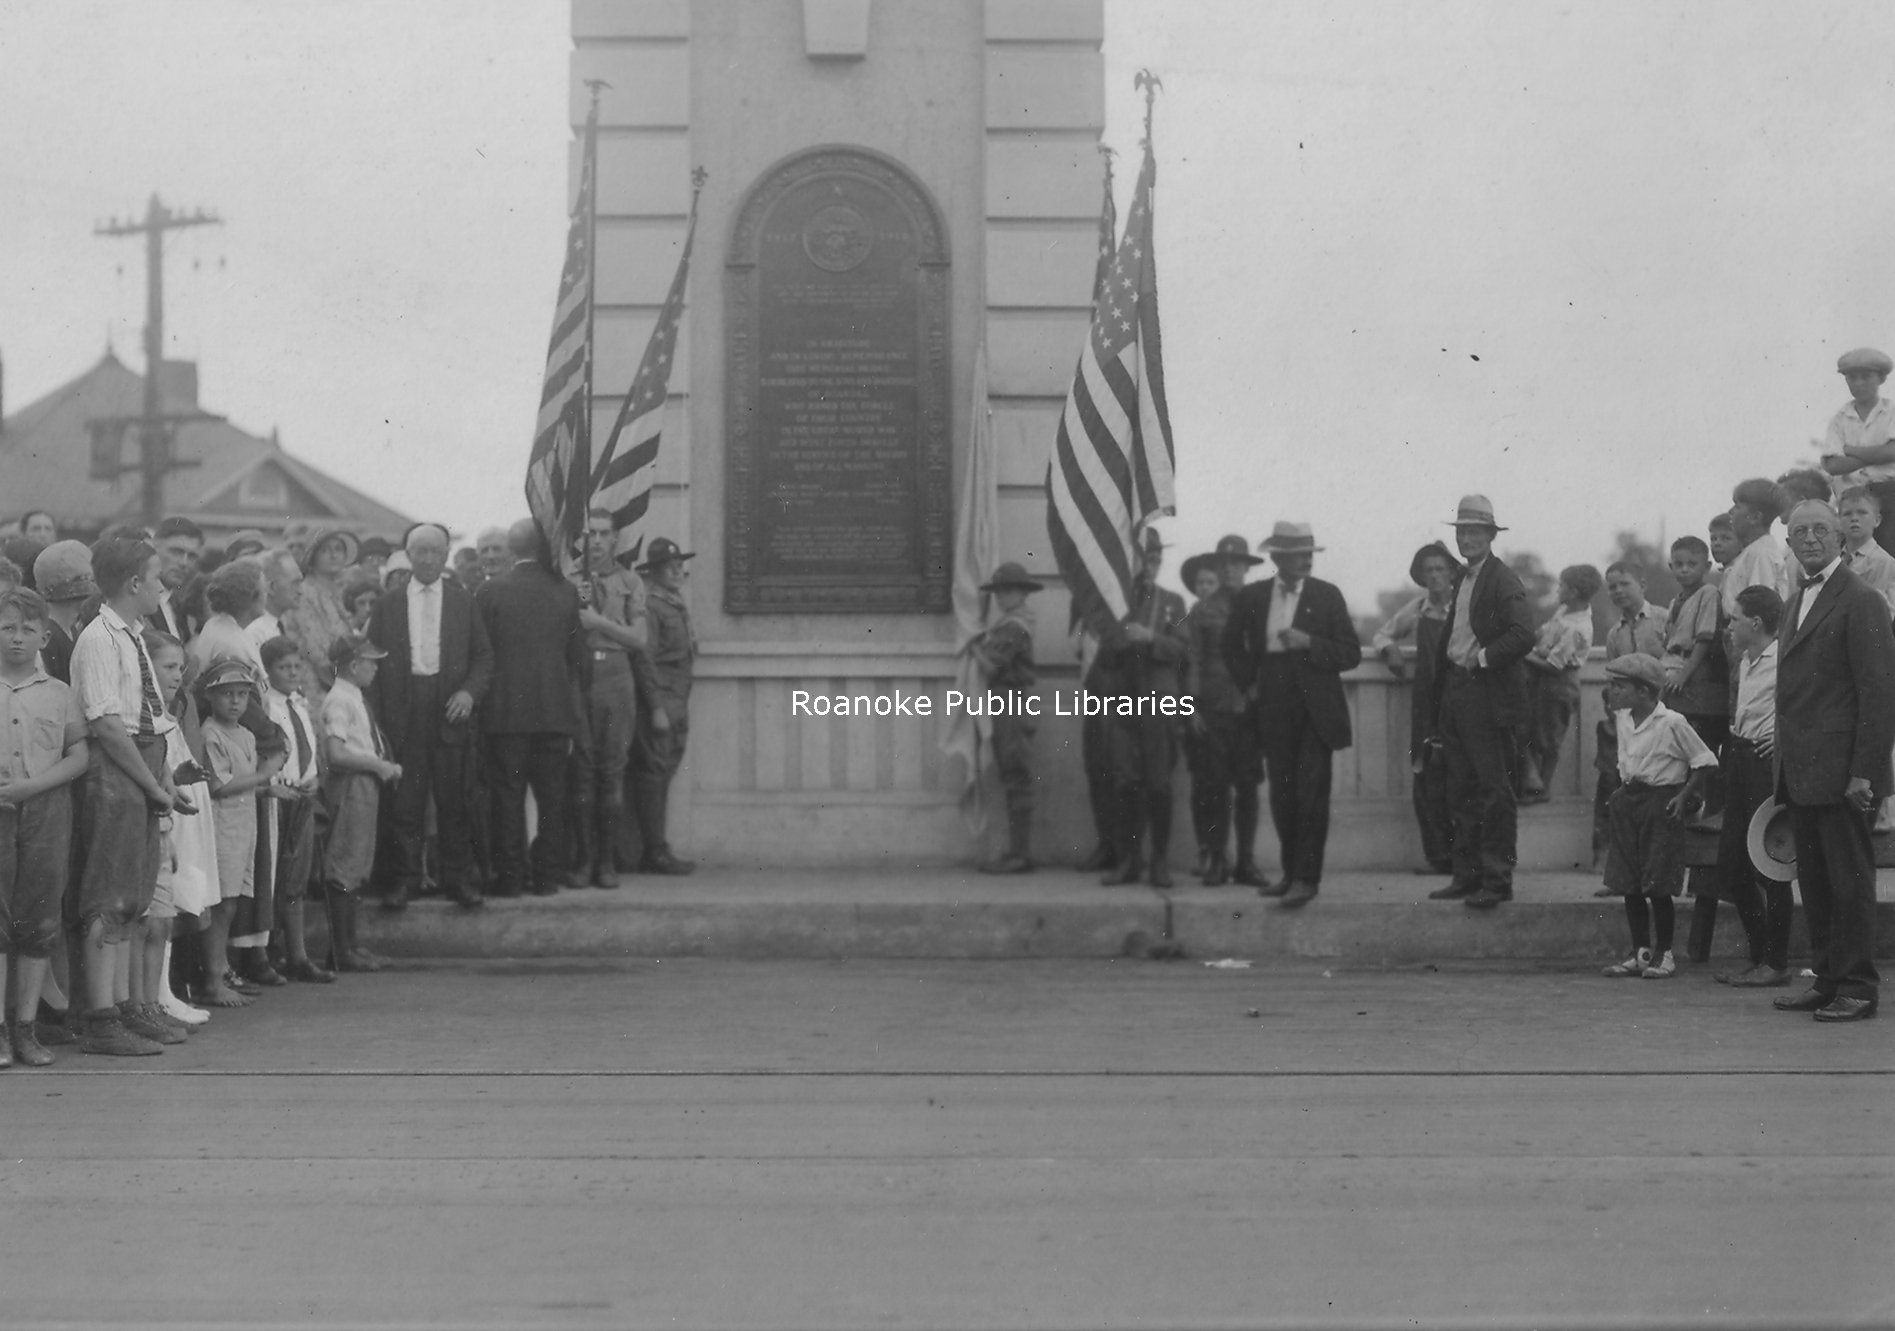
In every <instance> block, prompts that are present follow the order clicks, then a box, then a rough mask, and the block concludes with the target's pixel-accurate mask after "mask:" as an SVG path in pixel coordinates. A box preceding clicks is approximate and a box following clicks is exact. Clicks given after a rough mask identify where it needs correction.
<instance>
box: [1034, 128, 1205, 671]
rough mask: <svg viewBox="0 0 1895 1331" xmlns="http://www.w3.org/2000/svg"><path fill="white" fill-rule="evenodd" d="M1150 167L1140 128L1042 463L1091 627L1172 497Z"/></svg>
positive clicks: (1051, 509) (1099, 629)
mask: <svg viewBox="0 0 1895 1331" xmlns="http://www.w3.org/2000/svg"><path fill="white" fill-rule="evenodd" d="M1157 173H1158V168H1157V164H1156V163H1155V161H1154V160H1153V157H1152V149H1151V139H1150V137H1149V132H1148V134H1147V137H1146V140H1145V160H1144V165H1143V166H1142V167H1141V168H1140V170H1139V173H1138V187H1137V189H1136V190H1135V191H1134V192H1133V194H1132V210H1131V213H1130V215H1129V216H1128V217H1127V219H1126V224H1125V236H1124V238H1123V239H1122V240H1121V241H1120V242H1119V247H1118V252H1117V253H1116V254H1115V255H1114V256H1113V259H1112V264H1111V267H1110V268H1109V269H1107V270H1106V271H1105V273H1104V281H1103V283H1102V285H1101V289H1100V291H1099V294H1098V297H1097V300H1096V302H1095V303H1094V306H1093V311H1092V331H1091V333H1090V335H1089V336H1088V337H1087V339H1086V348H1085V350H1084V351H1082V352H1081V353H1080V355H1079V368H1078V370H1077V371H1075V372H1074V374H1073V386H1072V391H1071V392H1070V393H1069V394H1067V397H1066V410H1065V412H1064V414H1063V415H1061V417H1060V421H1059V433H1058V435H1057V437H1056V438H1055V440H1054V445H1053V458H1052V461H1051V462H1050V463H1049V464H1048V466H1047V473H1046V528H1047V534H1048V536H1049V537H1050V538H1051V540H1052V544H1053V558H1054V559H1055V560H1057V561H1058V563H1059V571H1060V575H1061V576H1062V577H1063V578H1065V580H1066V586H1067V587H1068V589H1069V590H1070V591H1071V593H1072V600H1073V613H1074V617H1075V619H1076V620H1078V621H1079V622H1080V623H1083V624H1084V625H1085V626H1086V627H1087V628H1088V629H1090V630H1091V631H1092V632H1093V633H1094V634H1104V633H1106V632H1108V631H1110V629H1111V627H1112V626H1113V625H1114V624H1116V623H1117V622H1118V621H1119V620H1121V619H1123V618H1124V617H1125V615H1126V613H1127V609H1128V607H1129V606H1130V604H1131V586H1132V578H1133V576H1134V574H1135V572H1136V570H1137V567H1138V555H1137V551H1136V548H1135V545H1134V542H1135V541H1136V540H1137V536H1138V531H1139V529H1140V527H1142V526H1143V525H1144V524H1145V523H1146V522H1147V521H1149V520H1150V519H1152V518H1154V517H1156V516H1157V515H1159V514H1160V513H1170V512H1172V511H1173V510H1174V509H1175V507H1176V499H1175V497H1174V494H1173V489H1172V470H1173V465H1174V462H1175V459H1176V454H1175V453H1174V452H1173V450H1172V446H1171V418H1170V413H1169V411H1168V409H1167V408H1166V405H1165V372H1164V357H1163V354H1162V350H1161V347H1160V343H1159V334H1158V268H1157V263H1156V261H1155V255H1154V254H1153V252H1152V184H1153V181H1154V180H1155V178H1156V176H1157ZM1109 198H1110V196H1109V195H1108V200H1109Z"/></svg>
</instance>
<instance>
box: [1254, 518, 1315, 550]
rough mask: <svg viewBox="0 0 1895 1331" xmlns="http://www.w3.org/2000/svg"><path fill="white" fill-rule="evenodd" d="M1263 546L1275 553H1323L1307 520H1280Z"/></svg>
mask: <svg viewBox="0 0 1895 1331" xmlns="http://www.w3.org/2000/svg"><path fill="white" fill-rule="evenodd" d="M1263 548H1264V549H1266V550H1268V551H1269V552H1270V553H1271V554H1273V555H1308V554H1320V553H1322V547H1321V546H1320V545H1318V544H1316V533H1315V532H1314V531H1313V530H1312V529H1311V527H1310V525H1309V524H1308V523H1307V522H1279V523H1277V525H1276V526H1275V527H1274V528H1273V529H1272V530H1271V532H1270V539H1269V540H1267V541H1265V542H1264V543H1263Z"/></svg>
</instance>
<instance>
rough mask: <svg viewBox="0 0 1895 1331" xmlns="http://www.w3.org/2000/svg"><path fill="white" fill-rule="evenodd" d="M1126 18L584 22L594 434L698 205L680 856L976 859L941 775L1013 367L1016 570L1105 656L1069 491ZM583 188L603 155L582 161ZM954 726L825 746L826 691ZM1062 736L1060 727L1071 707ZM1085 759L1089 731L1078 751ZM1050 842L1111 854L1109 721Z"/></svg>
mask: <svg viewBox="0 0 1895 1331" xmlns="http://www.w3.org/2000/svg"><path fill="white" fill-rule="evenodd" d="M1104 30H1105V16H1104V6H1103V0H1031V2H1030V3H1029V2H1028V0H987V2H986V3H985V4H981V3H966V4H939V3H929V2H928V0H745V2H744V3H739V4H732V3H726V2H724V0H698V2H697V3H690V2H689V0H573V6H572V32H573V44H574V50H573V57H572V68H571V76H570V82H571V120H572V123H573V126H574V129H575V131H577V130H578V129H579V128H580V127H582V126H583V124H584V121H585V114H586V108H587V105H588V103H589V100H590V93H589V91H588V89H587V88H586V86H585V81H586V80H588V79H603V80H605V81H606V82H607V83H609V84H610V85H611V86H610V87H609V88H608V89H606V90H605V91H604V93H603V95H602V97H601V99H600V107H599V109H600V133H599V148H598V189H599V210H598V211H599V219H598V241H597V310H596V317H595V323H596V330H597V331H596V344H595V345H596V364H595V372H594V378H595V383H596V389H597V393H598V397H597V399H596V402H595V413H596V424H595V429H596V430H597V432H598V435H599V437H601V438H603V437H604V434H605V432H606V431H608V430H609V429H610V426H611V422H612V418H613V416H614V414H615V413H616V412H617V411H618V408H619V405H620V399H619V398H618V397H616V396H613V394H615V393H622V392H624V390H625V388H626V387H627V386H628V385H629V384H630V383H631V379H632V376H633V374H634V372H635V371H636V369H637V364H638V358H639V355H640V353H641V352H642V350H643V348H644V344H645V341H646V339H647V338H648V337H649V335H650V332H651V329H652V326H653V324H654V322H655V320H656V317H657V313H658V309H659V307H660V306H661V305H662V303H663V301H664V298H665V292H666V287H667V284H668V283H669V281H670V278H671V274H672V271H673V269H674V268H675V266H676V263H677V258H678V253H679V249H680V247H681V246H682V244H683V240H684V228H685V217H686V213H687V209H688V207H689V202H690V190H691V171H692V169H693V168H694V167H700V166H701V167H704V168H706V169H707V170H708V171H709V173H710V178H709V184H708V185H707V187H706V188H705V191H704V194H703V196H702V199H701V201H700V205H699V218H700V230H699V234H698V241H697V249H696V251H695V256H696V257H695V258H694V262H693V271H692V273H691V280H690V291H689V305H688V310H687V313H686V315H685V320H684V328H683V335H682V337H681V339H680V344H679V353H678V358H677V362H676V366H675V368H674V370H673V372H672V377H671V385H670V388H671V402H670V403H669V406H668V418H667V421H666V424H665V429H664V436H663V437H664V444H663V447H662V451H661V453H660V457H659V461H658V475H657V484H656V486H655V489H654V493H653V501H652V508H651V512H650V516H649V518H648V520H647V526H646V537H647V539H648V540H649V539H650V538H652V537H657V536H668V537H671V538H672V539H674V540H677V541H679V542H680V543H681V544H683V545H684V546H685V547H686V548H687V549H691V550H695V551H696V552H697V553H698V557H697V559H696V560H695V561H694V562H693V563H692V565H691V579H690V582H689V583H688V584H687V587H688V594H689V596H690V600H691V607H692V613H693V616H694V620H695V624H696V628H697V633H698V637H699V642H700V655H699V658H698V664H697V684H696V690H695V693H694V695H693V698H692V704H691V728H690V741H689V746H688V748H687V756H686V760H685V767H684V770H683V772H682V773H681V774H680V778H679V779H678V780H677V781H675V782H674V783H673V787H672V791H673V794H672V798H673V802H674V804H673V809H672V828H673V839H674V840H675V841H678V842H679V843H681V844H682V845H683V846H685V847H687V848H688V849H689V850H690V852H691V853H693V854H695V855H699V856H701V857H703V858H706V859H708V860H710V861H712V862H714V863H725V864H746V863H756V864H765V865H767V864H783V865H791V864H801V865H809V864H838V865H843V864H879V863H900V862H907V863H926V862H945V861H952V860H970V859H971V858H972V857H973V855H974V853H975V847H974V846H973V844H972V842H971V839H970V838H969V836H968V834H967V832H966V830H965V829H964V827H963V826H962V824H961V822H960V820H959V818H958V816H957V814H956V808H955V801H956V796H957V794H958V791H959V779H958V773H957V772H956V771H954V770H952V768H953V764H952V763H950V762H949V760H947V759H946V758H945V757H944V756H943V755H942V753H941V752H940V749H939V744H938V740H939V734H940V729H941V726H942V724H943V718H942V714H941V713H942V700H943V696H944V694H945V692H946V690H947V688H948V687H949V686H950V685H951V683H952V681H953V677H954V666H955V657H954V624H953V618H952V616H951V614H950V613H949V605H948V586H949V579H950V577H951V559H952V551H953V533H954V516H955V515H954V512H953V506H954V496H955V495H956V493H957V487H956V484H955V480H956V478H957V477H958V475H959V468H960V467H961V465H962V462H963V455H964V452H965V449H966V444H967V436H968V432H969V429H970V420H969V415H970V412H969V395H970V393H971V391H972V377H973V366H974V360H975V353H976V350H977V349H978V348H979V347H980V346H981V344H982V343H983V342H984V343H985V346H986V348H987V355H988V361H989V366H990V371H989V382H990V399H989V400H990V402H991V404H992V407H993V413H994V414H993V423H994V436H995V445H996V452H997V464H998V466H997V469H998V475H999V493H998V513H999V527H1000V533H1001V549H1000V558H1002V559H1013V560H1018V561H1019V562H1020V563H1022V564H1023V565H1024V566H1025V567H1026V568H1027V569H1028V570H1029V572H1031V573H1033V574H1034V575H1035V576H1037V577H1040V578H1042V579H1043V580H1046V581H1047V582H1048V583H1049V584H1051V586H1052V590H1049V591H1048V592H1047V593H1045V594H1043V595H1042V596H1041V597H1039V598H1037V601H1036V608H1037V609H1038V611H1039V624H1040V635H1039V637H1040V640H1039V643H1038V655H1039V658H1040V661H1041V663H1042V678H1043V681H1044V682H1043V688H1044V689H1047V690H1050V689H1053V688H1063V689H1065V690H1066V691H1067V692H1069V693H1070V691H1071V690H1072V688H1073V687H1074V684H1075V681H1076V670H1075V668H1074V667H1075V658H1074V653H1073V647H1072V644H1071V641H1070V640H1069V639H1068V638H1067V636H1066V634H1065V626H1066V601H1065V597H1064V594H1063V592H1062V591H1060V590H1058V588H1057V584H1058V578H1057V570H1056V569H1055V567H1054V563H1053V560H1052V556H1051V553H1050V551H1049V549H1048V547H1047V541H1046V525H1045V514H1044V498H1043V492H1042V489H1041V482H1042V480H1043V477H1044V474H1045V470H1046V461H1047V455H1048V451H1049V448H1050V444H1051V440H1052V438H1053V434H1054V430H1055V427H1056V424H1057V421H1058V417H1059V413H1060V411H1061V409H1062V407H1063V405H1064V401H1065V395H1066V390H1067V388H1068V386H1069V384H1070V381H1071V376H1072V370H1073V365H1074V362H1075V358H1076V356H1077V354H1078V351H1079V348H1080V347H1081V346H1082V345H1083V343H1084V340H1085V336H1086V331H1087V323H1088V317H1089V310H1090V298H1091V285H1092V275H1093V265H1094V260H1095V257H1096V254H1097V229H1098V212H1099V201H1100V181H1101V174H1102V169H1103V168H1102V164H1101V161H1100V157H1099V153H1098V151H1097V147H1098V143H1099V140H1100V135H1101V133H1102V131H1103V129H1104V124H1105V98H1104V84H1103V80H1104V57H1103V53H1102V45H1103V41H1104ZM574 153H575V156H574V161H575V163H576V161H577V148H576V146H575V149H574ZM799 692H800V693H802V694H805V695H809V694H821V695H828V696H832V697H833V696H835V695H838V694H840V695H845V696H866V697H870V698H883V697H893V696H895V695H897V694H902V695H907V696H909V697H915V696H927V697H930V698H932V699H934V700H935V702H934V709H933V715H931V716H925V717H922V716H913V715H892V714H891V715H877V716H868V717H864V716H861V715H854V716H849V717H846V718H840V717H826V718H818V717H810V716H807V715H801V714H798V713H797V712H796V711H795V710H794V709H793V706H792V704H793V699H794V696H795V695H796V694H798V693H799ZM1049 710H1050V709H1049ZM1067 730H1070V731H1071V732H1072V733H1071V734H1070V735H1069V734H1067V733H1066V732H1067ZM1039 744H1040V748H1041V751H1042V753H1043V754H1044V755H1045V761H1046V763H1047V765H1048V767H1049V768H1051V767H1052V766H1053V765H1055V764H1059V765H1062V766H1064V767H1067V768H1070V769H1071V770H1070V771H1068V772H1066V773H1065V777H1066V778H1069V779H1060V780H1051V781H1046V782H1043V783H1042V789H1043V792H1044V793H1043V795H1042V798H1041V801H1040V806H1041V807H1040V811H1039V814H1038V825H1037V826H1036V829H1035V841H1036V844H1037V845H1039V846H1041V847H1043V848H1044V850H1045V851H1046V852H1047V853H1048V854H1050V855H1053V856H1057V855H1059V854H1061V853H1063V852H1065V851H1068V850H1076V849H1081V848H1082V843H1083V847H1089V845H1090V837H1091V828H1090V821H1089V817H1088V815H1087V813H1086V812H1085V809H1084V791H1083V787H1084V781H1083V778H1081V776H1080V774H1079V773H1078V771H1077V725H1076V723H1060V722H1057V721H1055V720H1053V719H1050V718H1049V719H1048V720H1047V721H1045V722H1043V723H1042V731H1041V738H1040V741H1039Z"/></svg>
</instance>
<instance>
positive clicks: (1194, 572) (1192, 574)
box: [1178, 554, 1223, 596]
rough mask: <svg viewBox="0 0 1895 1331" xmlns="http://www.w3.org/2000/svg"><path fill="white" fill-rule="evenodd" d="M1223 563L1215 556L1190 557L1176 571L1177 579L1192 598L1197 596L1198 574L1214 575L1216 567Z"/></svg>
mask: <svg viewBox="0 0 1895 1331" xmlns="http://www.w3.org/2000/svg"><path fill="white" fill-rule="evenodd" d="M1221 563H1223V560H1222V559H1220V558H1219V557H1218V556H1217V555H1215V554H1208V555H1192V556H1191V557H1190V558H1189V559H1187V560H1185V561H1184V567H1183V568H1181V569H1179V570H1178V577H1179V579H1180V580H1181V581H1183V583H1184V589H1185V590H1186V591H1188V592H1190V593H1191V594H1192V595H1193V596H1195V595H1197V582H1198V574H1200V573H1216V572H1217V569H1218V565H1219V564H1221Z"/></svg>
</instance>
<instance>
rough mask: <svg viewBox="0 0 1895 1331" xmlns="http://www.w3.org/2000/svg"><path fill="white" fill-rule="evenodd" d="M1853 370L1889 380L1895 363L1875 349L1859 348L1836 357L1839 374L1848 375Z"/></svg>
mask: <svg viewBox="0 0 1895 1331" xmlns="http://www.w3.org/2000/svg"><path fill="white" fill-rule="evenodd" d="M1852 370H1868V371H1870V372H1872V373H1874V374H1879V375H1881V376H1883V377H1884V378H1887V377H1888V374H1889V372H1890V371H1891V370H1895V361H1892V360H1890V359H1889V358H1888V357H1887V356H1886V355H1884V354H1883V353H1882V352H1879V351H1877V350H1876V349H1875V348H1874V347H1857V348H1856V349H1855V350H1854V351H1845V352H1843V353H1842V355H1840V356H1838V357H1836V373H1837V374H1848V373H1849V372H1850V371H1852Z"/></svg>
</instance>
